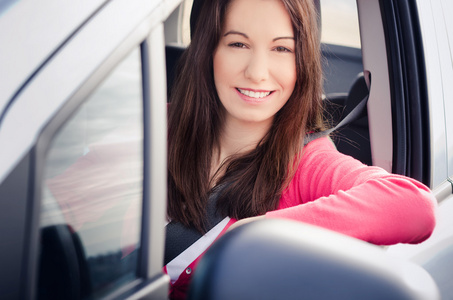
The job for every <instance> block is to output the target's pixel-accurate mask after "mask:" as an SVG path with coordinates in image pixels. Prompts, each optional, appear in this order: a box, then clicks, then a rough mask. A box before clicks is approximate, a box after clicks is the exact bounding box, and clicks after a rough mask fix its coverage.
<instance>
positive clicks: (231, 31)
mask: <svg viewBox="0 0 453 300" xmlns="http://www.w3.org/2000/svg"><path fill="white" fill-rule="evenodd" d="M230 34H237V35H241V36H243V37H245V38H246V39H248V38H249V37H248V35H246V34H245V33H243V32H239V31H234V30H230V31H228V32H227V33H225V34H224V35H223V36H224V37H225V36H227V35H230ZM285 39H289V40H294V37H292V36H280V37H276V38H274V39H273V40H272V41H273V42H275V41H278V40H285Z"/></svg>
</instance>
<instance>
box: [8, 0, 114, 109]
mask: <svg viewBox="0 0 453 300" xmlns="http://www.w3.org/2000/svg"><path fill="white" fill-rule="evenodd" d="M105 2H107V1H106V0H80V1H62V0H42V1H8V2H7V3H6V5H3V7H2V8H1V9H2V11H1V12H0V41H2V47H1V48H0V49H1V50H0V78H1V79H2V82H1V84H0V112H2V114H3V111H4V109H5V108H6V107H7V106H8V102H9V101H10V99H11V98H12V97H14V95H15V94H16V93H18V91H19V90H20V87H21V86H22V85H23V84H25V83H26V82H27V81H28V80H30V76H32V74H33V73H35V72H36V71H37V70H38V69H39V67H40V66H41V65H42V64H43V63H44V62H45V61H46V60H48V59H50V58H51V56H52V54H53V53H54V52H55V51H56V50H57V49H58V48H59V47H61V46H62V45H63V44H64V42H65V40H67V39H68V38H69V37H70V36H71V35H72V34H74V32H76V31H77V29H78V28H80V26H81V25H82V24H83V23H84V22H85V21H86V20H88V19H89V17H90V16H91V15H92V14H94V13H95V12H96V11H97V10H98V9H99V7H101V6H102V4H103V3H105ZM8 4H9V5H8ZM44 7H45V9H43V8H44Z"/></svg>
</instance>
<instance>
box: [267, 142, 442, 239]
mask: <svg viewBox="0 0 453 300" xmlns="http://www.w3.org/2000/svg"><path fill="white" fill-rule="evenodd" d="M436 203H437V202H436V200H435V198H434V196H433V194H432V193H431V192H430V190H429V189H428V188H427V187H426V186H424V185H423V184H421V183H420V182H418V181H416V180H414V179H411V178H408V177H404V176H400V175H394V174H389V173H387V172H386V171H385V170H383V169H381V168H378V167H370V166H366V165H363V164H362V163H361V162H359V161H357V160H355V159H354V158H352V157H350V156H347V155H344V154H341V153H340V152H338V151H337V150H336V149H335V146H334V145H333V143H332V142H331V140H330V139H329V138H320V139H318V140H315V141H313V142H311V143H309V144H308V145H307V146H305V148H304V154H303V156H302V160H301V163H300V165H299V168H298V170H297V172H296V174H295V176H294V178H293V180H292V181H291V183H290V185H289V187H288V188H287V189H286V190H285V191H284V192H283V194H282V197H281V199H280V204H279V208H278V210H276V211H272V212H268V213H267V214H266V217H269V218H286V219H293V220H298V221H302V222H305V223H309V224H313V225H317V226H321V227H324V228H327V229H331V230H334V231H337V232H340V233H343V234H346V235H349V236H352V237H355V238H359V239H362V240H364V241H367V242H370V243H374V244H378V245H390V244H396V243H419V242H422V241H423V240H425V239H427V238H428V237H429V236H430V235H431V232H432V230H433V229H434V226H435V212H434V210H435V207H436Z"/></svg>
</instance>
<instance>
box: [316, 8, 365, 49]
mask: <svg viewBox="0 0 453 300" xmlns="http://www.w3.org/2000/svg"><path fill="white" fill-rule="evenodd" d="M321 18H322V35H321V41H322V42H323V43H328V44H334V45H340V46H348V47H354V48H360V32H359V18H358V13H357V3H356V0H321Z"/></svg>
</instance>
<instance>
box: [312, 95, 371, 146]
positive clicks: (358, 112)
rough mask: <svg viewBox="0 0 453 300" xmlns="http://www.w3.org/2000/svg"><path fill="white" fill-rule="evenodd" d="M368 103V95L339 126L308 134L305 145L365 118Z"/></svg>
mask: <svg viewBox="0 0 453 300" xmlns="http://www.w3.org/2000/svg"><path fill="white" fill-rule="evenodd" d="M367 102H368V95H367V96H365V97H364V98H363V99H362V100H360V102H359V103H358V104H357V105H356V106H355V107H354V109H353V110H351V112H350V113H349V114H348V115H347V116H346V117H344V118H343V119H342V120H341V121H340V122H339V123H338V124H337V126H335V127H333V128H330V129H328V130H324V131H319V132H314V133H311V134H307V135H306V136H305V138H304V145H307V144H308V143H310V142H311V141H314V140H316V139H318V138H320V137H323V136H327V135H329V134H331V133H332V132H334V131H335V130H338V129H340V128H341V127H344V126H346V125H348V124H351V123H352V122H354V121H356V120H358V119H360V118H361V117H363V116H364V115H365V111H366V104H367Z"/></svg>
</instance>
